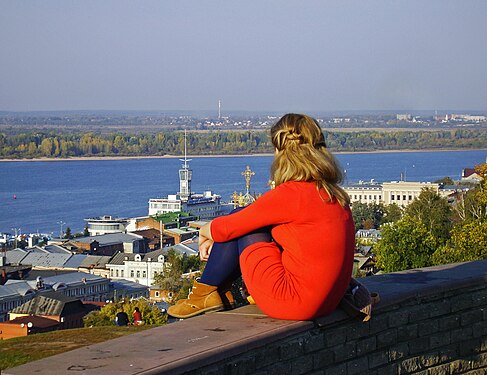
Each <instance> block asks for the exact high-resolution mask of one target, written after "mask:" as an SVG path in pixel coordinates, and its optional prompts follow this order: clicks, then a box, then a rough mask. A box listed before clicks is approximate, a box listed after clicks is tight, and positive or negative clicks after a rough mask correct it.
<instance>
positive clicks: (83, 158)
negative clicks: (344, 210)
mask: <svg viewBox="0 0 487 375" xmlns="http://www.w3.org/2000/svg"><path fill="white" fill-rule="evenodd" d="M448 151H487V149H483V148H480V149H478V148H475V149H471V148H465V149H424V150H410V149H408V150H379V151H335V152H333V154H335V155H339V154H389V153H393V152H448ZM256 156H273V154H271V153H269V154H266V153H260V154H245V155H188V158H238V157H241V158H243V157H256ZM183 157H184V155H163V156H78V157H71V158H45V157H43V158H35V159H0V162H25V161H100V160H132V159H180V158H183Z"/></svg>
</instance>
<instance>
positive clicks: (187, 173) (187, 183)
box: [179, 129, 193, 201]
mask: <svg viewBox="0 0 487 375" xmlns="http://www.w3.org/2000/svg"><path fill="white" fill-rule="evenodd" d="M186 138H187V135H186V129H184V159H179V160H180V161H182V162H183V165H182V167H181V169H180V170H179V195H180V196H181V200H183V201H186V200H188V199H189V198H190V197H191V179H192V177H193V171H192V170H191V169H189V163H188V162H190V161H191V159H188V158H187V144H186V143H187V142H186V141H187V140H186Z"/></svg>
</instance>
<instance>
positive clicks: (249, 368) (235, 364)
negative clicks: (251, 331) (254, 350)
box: [225, 357, 255, 375]
mask: <svg viewBox="0 0 487 375" xmlns="http://www.w3.org/2000/svg"><path fill="white" fill-rule="evenodd" d="M225 372H226V373H227V374H229V375H249V374H254V373H255V359H254V358H253V357H243V358H239V359H238V360H235V361H232V362H230V363H227V364H226V365H225Z"/></svg>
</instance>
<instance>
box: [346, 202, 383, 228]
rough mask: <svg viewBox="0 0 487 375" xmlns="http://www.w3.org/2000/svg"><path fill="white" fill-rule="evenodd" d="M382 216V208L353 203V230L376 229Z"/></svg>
mask: <svg viewBox="0 0 487 375" xmlns="http://www.w3.org/2000/svg"><path fill="white" fill-rule="evenodd" d="M383 215H384V206H383V205H382V204H375V203H361V202H354V203H353V204H352V217H353V221H354V222H355V230H358V229H373V228H378V227H379V225H380V223H381V221H382V217H383Z"/></svg>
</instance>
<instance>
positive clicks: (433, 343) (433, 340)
mask: <svg viewBox="0 0 487 375" xmlns="http://www.w3.org/2000/svg"><path fill="white" fill-rule="evenodd" d="M449 344H450V332H449V331H445V332H437V333H434V334H432V335H431V336H430V348H431V349H435V348H439V347H442V346H447V345H449Z"/></svg>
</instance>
